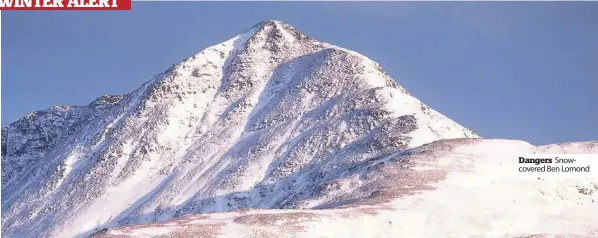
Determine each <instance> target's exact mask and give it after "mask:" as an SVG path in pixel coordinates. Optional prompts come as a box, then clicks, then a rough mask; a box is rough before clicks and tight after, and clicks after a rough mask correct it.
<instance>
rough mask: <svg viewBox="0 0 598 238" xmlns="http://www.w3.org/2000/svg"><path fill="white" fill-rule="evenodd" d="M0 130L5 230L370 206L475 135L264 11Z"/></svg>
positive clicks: (406, 191)
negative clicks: (245, 24) (153, 69)
mask: <svg viewBox="0 0 598 238" xmlns="http://www.w3.org/2000/svg"><path fill="white" fill-rule="evenodd" d="M1 138H2V233H3V234H4V235H7V236H9V237H75V236H87V235H91V234H93V233H95V232H97V231H99V230H101V229H103V228H109V227H116V226H123V225H136V224H146V223H152V222H164V221H166V220H169V219H173V218H180V217H187V216H186V215H189V214H205V213H214V212H227V211H236V210H240V209H280V208H285V209H323V210H322V211H325V210H326V209H329V208H335V209H345V208H347V209H349V208H348V207H360V208H363V207H367V206H374V205H376V206H377V205H379V204H386V203H389V202H391V201H392V199H393V198H398V197H403V196H411V195H412V194H415V193H418V192H421V191H429V190H433V187H431V185H430V184H431V183H435V182H439V181H443V180H444V179H445V177H446V173H447V172H446V171H447V170H446V169H445V168H442V169H438V170H425V171H420V170H418V169H417V168H416V167H414V166H415V165H416V164H419V163H425V162H426V161H427V162H429V163H436V162H435V161H436V160H437V159H439V158H441V157H443V156H445V155H447V154H451V153H453V150H454V149H453V148H456V147H457V146H456V145H457V144H458V145H464V146H465V145H471V144H479V143H483V140H481V139H479V136H477V135H476V134H475V133H474V132H472V131H471V130H469V129H467V128H464V127H463V126H460V125H459V124H457V123H455V122H454V121H452V120H450V119H448V118H447V117H445V116H443V115H441V114H440V113H438V112H437V111H435V110H433V109H431V108H430V107H428V106H426V105H425V104H423V103H422V102H421V101H419V100H418V99H416V98H414V97H412V96H411V95H410V94H409V93H408V92H407V91H406V90H405V89H403V88H402V87H401V86H399V85H398V84H397V83H396V82H395V81H394V80H393V79H391V78H390V77H389V76H388V75H387V74H386V73H385V72H384V70H383V69H382V67H381V66H380V65H379V64H377V63H375V62H373V61H371V60H369V59H368V58H367V57H365V56H362V55H360V54H358V53H356V52H353V51H350V50H346V49H343V48H340V47H337V46H334V45H331V44H328V43H323V42H319V41H317V40H315V39H313V38H311V37H308V36H306V35H305V34H303V33H301V32H299V31H297V30H296V29H295V28H293V27H291V26H289V25H286V24H284V23H281V22H277V21H266V22H261V23H259V24H257V25H255V26H253V27H252V28H249V29H248V30H246V31H244V32H242V33H241V34H239V35H237V36H235V37H233V38H232V39H230V40H228V41H225V42H223V43H221V44H218V45H214V46H211V47H208V48H206V49H205V50H203V51H201V52H199V53H197V54H195V55H193V56H191V57H189V58H187V59H185V60H184V61H182V62H181V63H179V64H176V65H174V66H173V67H171V68H170V69H168V70H166V71H165V72H164V73H162V74H159V75H156V76H155V77H154V78H153V79H151V80H149V81H148V82H146V83H145V84H143V85H142V86H141V87H140V88H139V89H137V90H135V91H133V92H131V93H129V94H125V95H104V96H102V97H100V98H98V99H96V100H95V101H93V102H92V103H90V104H89V105H84V106H53V107H52V108H50V109H47V110H43V111H37V112H34V113H31V114H29V115H28V116H26V117H24V118H22V119H20V120H18V121H17V122H15V123H13V124H11V125H10V126H8V127H6V128H3V129H2V137H1ZM457 138H472V139H457ZM446 139H455V140H448V141H450V142H442V141H443V140H446ZM434 141H440V142H435V143H433V146H431V145H429V144H428V143H431V142H434ZM455 143H456V144H455ZM427 144H428V145H427ZM526 145H529V144H526ZM529 146H530V148H531V145H529ZM592 146H594V144H590V145H585V144H584V145H583V147H584V148H586V147H587V148H589V149H588V150H590V151H593V150H592V148H594V147H595V146H594V147H592ZM587 148H586V149H587ZM596 152H598V151H596ZM316 211H319V210H314V211H313V212H316ZM313 212H312V213H313ZM105 234H108V233H105ZM142 236H143V235H142Z"/></svg>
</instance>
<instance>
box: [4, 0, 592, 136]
mask: <svg viewBox="0 0 598 238" xmlns="http://www.w3.org/2000/svg"><path fill="white" fill-rule="evenodd" d="M269 19H273V20H281V21H283V22H285V23H288V24H290V25H293V26H295V27H297V28H298V29H299V30H301V31H302V32H304V33H306V34H307V35H310V36H312V37H314V38H316V39H319V40H322V41H326V42H330V43H333V44H335V45H338V46H341V47H345V48H348V49H351V50H355V51H358V52H360V53H362V54H364V55H366V56H368V57H369V58H371V59H373V60H374V61H377V62H379V63H380V64H381V65H382V66H383V67H384V68H385V69H386V71H387V72H388V73H389V74H390V75H391V77H393V78H394V79H395V80H397V81H398V83H399V84H401V85H402V86H403V87H405V88H406V89H407V90H409V91H410V92H411V93H412V94H413V95H414V96H416V97H417V98H419V99H421V100H422V101H423V102H424V103H426V104H428V105H430V106H431V107H432V108H434V109H436V110H438V111H440V112H441V113H443V114H444V115H446V116H448V117H450V118H452V119H454V120H455V121H457V122H459V123H461V124H462V125H464V126H466V127H469V128H472V129H474V130H475V131H477V132H478V133H479V134H481V135H482V136H484V137H487V138H507V139H522V140H526V141H529V142H531V143H533V144H547V143H555V142H564V141H583V140H595V139H598V123H597V122H598V27H597V26H598V2H577V3H567V2H544V3H533V2H527V3H517V2H477V3H474V2H459V3H456V2H453V3H450V2H435V3H432V2H419V3H418V2H370V3H368V2H328V3H323V2H322V3H319V2H286V3H283V2H278V3H274V2H234V3H233V2H220V3H218V2H176V3H172V2H171V3H167V2H134V4H133V10H132V11H123V12H108V11H107V12H102V11H98V12H90V11H78V12H75V11H73V12H66V11H64V12H59V11H47V12H46V11H28V12H24V11H23V12H17V11H13V12H11V11H3V12H2V50H1V52H2V126H6V125H8V124H9V123H11V122H13V121H15V120H17V119H18V118H20V117H23V116H25V115H26V114H27V113H29V112H31V111H35V110H40V109H45V108H48V107H50V106H51V105H52V104H66V105H81V104H87V103H89V102H91V101H92V100H94V99H95V98H97V97H98V96H100V95H102V94H115V93H127V92H130V91H132V90H134V89H135V88H137V87H139V86H140V85H141V84H142V83H143V82H145V81H146V80H149V79H150V78H151V77H152V76H153V75H155V74H157V73H160V72H162V71H164V70H165V69H166V68H168V67H170V66H171V65H173V64H175V63H177V62H178V61H180V60H182V59H183V58H185V57H187V56H190V55H192V54H194V53H195V52H198V51H200V50H201V49H203V48H205V47H207V46H210V45H214V44H217V43H220V42H222V41H224V40H226V39H228V38H230V37H232V36H233V35H235V34H236V33H238V32H240V31H242V30H244V29H245V28H248V27H251V26H252V25H254V24H255V23H257V22H259V21H262V20H269Z"/></svg>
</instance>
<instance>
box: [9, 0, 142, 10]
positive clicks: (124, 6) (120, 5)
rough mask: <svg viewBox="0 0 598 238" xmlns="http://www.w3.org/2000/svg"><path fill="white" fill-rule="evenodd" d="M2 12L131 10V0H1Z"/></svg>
mask: <svg viewBox="0 0 598 238" xmlns="http://www.w3.org/2000/svg"><path fill="white" fill-rule="evenodd" d="M0 10H2V11H4V10H131V0H0Z"/></svg>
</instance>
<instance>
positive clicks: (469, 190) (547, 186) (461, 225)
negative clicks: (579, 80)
mask: <svg viewBox="0 0 598 238" xmlns="http://www.w3.org/2000/svg"><path fill="white" fill-rule="evenodd" d="M529 153H539V154H542V153H598V141H591V142H577V143H565V144H554V145H546V146H534V145H531V144H529V143H527V142H523V141H514V140H488V139H454V140H443V141H437V142H434V143H430V144H427V145H423V146H421V147H418V148H414V149H410V150H407V151H404V152H401V153H397V154H394V155H391V156H388V157H386V158H380V159H375V160H371V161H367V162H364V163H362V164H359V165H353V167H352V168H350V169H349V170H348V171H352V172H351V173H350V174H346V173H345V174H341V173H339V175H338V176H337V178H336V179H331V180H329V181H328V182H326V183H325V184H323V185H322V186H321V190H322V191H323V192H322V194H323V195H322V198H321V200H326V201H327V202H326V203H324V205H320V206H317V207H313V209H303V210H297V209H294V210H290V209H289V210H284V209H280V210H279V209H276V210H271V209H251V210H237V211H232V212H225V213H211V214H197V215H184V216H181V217H178V218H175V219H171V220H167V221H161V222H155V223H149V224H142V225H134V226H121V227H114V228H107V229H103V230H101V231H99V232H97V233H96V234H94V235H93V237H397V236H399V237H598V223H596V222H595V221H596V220H598V181H596V180H595V179H554V178H541V177H539V178H537V179H529V178H522V177H517V176H516V175H515V172H514V168H515V165H514V163H513V161H514V160H515V158H516V156H517V155H520V154H529ZM313 199H316V200H317V197H314V198H313ZM320 204H321V203H320Z"/></svg>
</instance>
